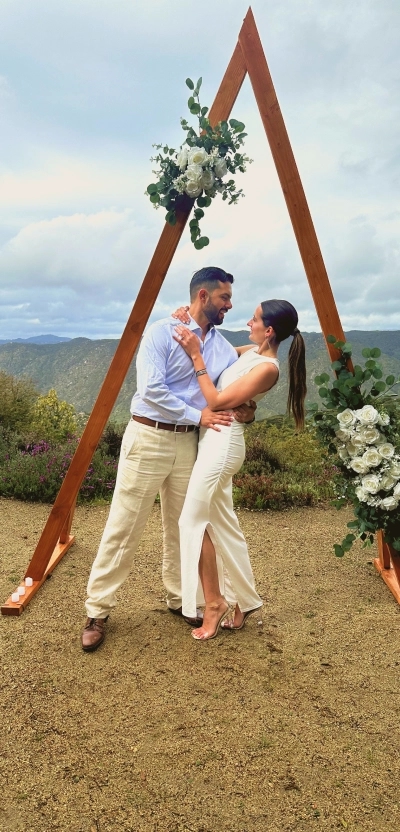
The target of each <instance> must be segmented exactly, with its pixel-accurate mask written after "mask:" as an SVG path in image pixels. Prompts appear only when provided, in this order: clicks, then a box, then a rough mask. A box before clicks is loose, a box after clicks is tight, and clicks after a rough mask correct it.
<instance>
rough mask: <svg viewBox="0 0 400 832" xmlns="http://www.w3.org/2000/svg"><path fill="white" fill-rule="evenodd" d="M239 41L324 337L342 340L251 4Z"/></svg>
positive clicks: (333, 357) (332, 351) (334, 356)
mask: <svg viewBox="0 0 400 832" xmlns="http://www.w3.org/2000/svg"><path fill="white" fill-rule="evenodd" d="M239 44H240V47H241V49H242V52H243V57H244V60H245V63H246V66H247V71H248V74H249V78H250V81H251V84H252V87H253V90H254V95H255V98H256V101H257V105H258V109H259V111H260V115H261V119H262V122H263V125H264V129H265V132H266V134H267V139H268V142H269V146H270V148H271V153H272V156H273V159H274V162H275V166H276V170H277V173H278V177H279V181H280V183H281V186H282V190H283V194H284V197H285V200H286V205H287V208H288V211H289V216H290V219H291V222H292V226H293V230H294V233H295V236H296V240H297V245H298V247H299V251H300V255H301V259H302V261H303V265H304V269H305V272H306V275H307V279H308V283H309V285H310V290H311V294H312V297H313V300H314V304H315V308H316V311H317V315H318V318H319V322H320V324H321V329H322V332H323V335H324V337H325V341H326V337H327V335H331V334H332V335H335V336H336V338H337V339H339V340H343V341H345V340H346V339H345V336H344V333H343V329H342V324H341V322H340V318H339V314H338V311H337V308H336V303H335V299H334V297H333V293H332V289H331V286H330V283H329V278H328V275H327V271H326V268H325V264H324V261H323V259H322V254H321V250H320V247H319V243H318V239H317V235H316V233H315V229H314V225H313V221H312V218H311V214H310V211H309V208H308V204H307V200H306V196H305V193H304V190H303V186H302V184H301V180H300V176H299V172H298V170H297V165H296V161H295V158H294V155H293V151H292V148H291V146H290V141H289V136H288V134H287V130H286V127H285V123H284V120H283V117H282V113H281V110H280V107H279V102H278V99H277V96H276V92H275V89H274V85H273V83H272V78H271V74H270V71H269V69H268V64H267V61H266V58H265V55H264V50H263V47H262V43H261V40H260V37H259V34H258V31H257V27H256V23H255V20H254V17H253V12H252V10H251V8H250V9H249V10H248V12H247V15H246V17H245V19H244V22H243V26H242V28H241V30H240V34H239ZM326 346H327V350H328V353H329V355H330V358H331V361H335V360H336V359H337V358H339V353H338V351H337V350H335V349H334V348H333V347H332V344H328V343H327V342H326Z"/></svg>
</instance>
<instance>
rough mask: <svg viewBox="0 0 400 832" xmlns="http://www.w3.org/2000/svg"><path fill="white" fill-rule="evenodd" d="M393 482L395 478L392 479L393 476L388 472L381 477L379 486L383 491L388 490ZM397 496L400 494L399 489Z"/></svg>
mask: <svg viewBox="0 0 400 832" xmlns="http://www.w3.org/2000/svg"><path fill="white" fill-rule="evenodd" d="M395 484H396V480H395V479H394V477H391V476H390V474H384V475H383V477H381V488H383V489H384V490H385V491H390V489H391V488H393V486H394V485H395ZM393 493H394V492H393ZM399 496H400V490H399Z"/></svg>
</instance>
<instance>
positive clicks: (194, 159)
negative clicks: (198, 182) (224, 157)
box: [188, 147, 209, 165]
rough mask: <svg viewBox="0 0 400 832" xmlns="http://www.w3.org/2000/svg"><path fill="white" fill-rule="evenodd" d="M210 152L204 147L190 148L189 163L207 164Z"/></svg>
mask: <svg viewBox="0 0 400 832" xmlns="http://www.w3.org/2000/svg"><path fill="white" fill-rule="evenodd" d="M208 158H209V157H208V153H207V151H206V150H205V148H204V147H192V149H191V150H189V156H188V161H189V165H205V164H206V162H208Z"/></svg>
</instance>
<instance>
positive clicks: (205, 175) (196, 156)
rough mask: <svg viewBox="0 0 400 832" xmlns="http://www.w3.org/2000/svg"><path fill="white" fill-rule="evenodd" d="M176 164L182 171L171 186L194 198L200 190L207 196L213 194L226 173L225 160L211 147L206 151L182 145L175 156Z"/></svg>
mask: <svg viewBox="0 0 400 832" xmlns="http://www.w3.org/2000/svg"><path fill="white" fill-rule="evenodd" d="M176 164H177V165H178V168H180V170H181V171H182V173H181V175H180V176H178V177H177V178H176V179H174V181H173V186H174V187H175V188H176V190H177V191H178V192H179V193H180V194H183V193H185V194H187V195H188V196H190V197H191V198H192V199H196V198H197V197H198V196H200V194H201V193H202V191H205V193H206V194H207V196H215V193H216V191H220V190H221V189H222V188H221V182H220V181H218V180H221V179H222V178H223V176H225V175H226V174H227V173H228V168H227V165H226V161H225V159H224V158H223V157H222V156H219V155H218V148H217V147H213V148H212V150H211V153H207V151H206V150H205V148H204V147H188V146H187V145H183V147H181V149H180V151H179V153H178V154H177V157H176Z"/></svg>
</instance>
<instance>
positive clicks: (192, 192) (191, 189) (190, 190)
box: [185, 179, 203, 199]
mask: <svg viewBox="0 0 400 832" xmlns="http://www.w3.org/2000/svg"><path fill="white" fill-rule="evenodd" d="M202 190H203V188H202V187H201V185H198V184H197V182H195V180H194V179H189V182H188V183H187V184H186V188H185V193H187V195H188V196H190V197H191V199H196V197H197V196H200V194H201V192H202Z"/></svg>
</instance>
